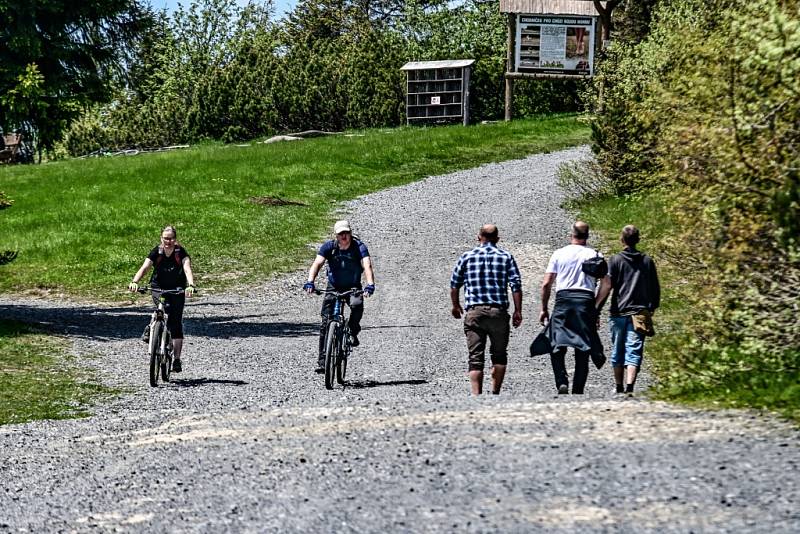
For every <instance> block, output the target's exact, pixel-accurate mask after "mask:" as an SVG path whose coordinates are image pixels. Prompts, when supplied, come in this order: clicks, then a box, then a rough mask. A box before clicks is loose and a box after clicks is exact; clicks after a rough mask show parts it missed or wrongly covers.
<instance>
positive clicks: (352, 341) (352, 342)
mask: <svg viewBox="0 0 800 534" xmlns="http://www.w3.org/2000/svg"><path fill="white" fill-rule="evenodd" d="M360 344H361V343H360V342H359V341H358V336H357V335H355V334H350V346H351V347H357V346H359V345H360Z"/></svg>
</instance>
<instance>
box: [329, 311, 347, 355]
mask: <svg viewBox="0 0 800 534" xmlns="http://www.w3.org/2000/svg"><path fill="white" fill-rule="evenodd" d="M345 298H349V296H348V297H338V296H337V298H336V302H335V303H334V305H333V314H332V317H331V321H336V322H338V323H339V328H338V329H337V333H338V336H337V339H336V342H337V344H338V346H339V350H340V351H341V352H342V356H343V357H344V358H347V357H348V356H349V355H350V349H351V347H350V337H349V336H350V325H349V324H347V317H346V316H345V314H344V311H345V310H344V308H345V306H344V299H345Z"/></svg>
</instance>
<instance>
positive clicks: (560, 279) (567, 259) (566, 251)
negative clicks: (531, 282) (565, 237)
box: [546, 245, 602, 293]
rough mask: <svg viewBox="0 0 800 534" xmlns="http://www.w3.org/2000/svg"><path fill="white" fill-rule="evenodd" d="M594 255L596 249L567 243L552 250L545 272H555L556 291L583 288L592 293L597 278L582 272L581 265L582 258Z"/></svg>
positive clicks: (586, 258)
mask: <svg viewBox="0 0 800 534" xmlns="http://www.w3.org/2000/svg"><path fill="white" fill-rule="evenodd" d="M596 255H597V251H596V250H594V249H593V248H590V247H585V246H583V245H567V246H566V247H563V248H560V249H558V250H556V251H555V252H553V255H552V256H551V257H550V262H549V263H548V264H547V271H546V272H547V273H555V274H556V291H561V290H562V289H583V290H586V291H591V292H592V293H594V290H595V286H596V285H597V280H595V278H594V277H592V276H589V275H588V274H584V272H583V271H582V270H581V265H583V262H584V260H588V259H590V258H594V257H595V256H596ZM601 256H602V254H601Z"/></svg>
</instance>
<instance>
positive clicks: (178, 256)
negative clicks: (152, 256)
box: [155, 247, 183, 271]
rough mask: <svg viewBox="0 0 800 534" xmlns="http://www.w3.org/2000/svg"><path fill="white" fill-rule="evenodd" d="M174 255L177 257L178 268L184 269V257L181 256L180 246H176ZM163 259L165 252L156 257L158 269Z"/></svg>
mask: <svg viewBox="0 0 800 534" xmlns="http://www.w3.org/2000/svg"><path fill="white" fill-rule="evenodd" d="M160 250H161V247H159V251H160ZM172 257H173V258H175V263H176V264H177V265H178V269H180V270H181V271H182V270H183V258H181V255H180V253H179V249H178V247H175V250H174V251H173V252H172ZM163 259H164V255H163V253H162V254H159V255H158V258H157V259H156V265H155V268H156V269H158V266H159V265H161V261H162V260H163Z"/></svg>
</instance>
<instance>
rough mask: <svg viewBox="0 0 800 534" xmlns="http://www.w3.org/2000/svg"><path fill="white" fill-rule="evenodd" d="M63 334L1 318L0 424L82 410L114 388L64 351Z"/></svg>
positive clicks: (70, 414)
mask: <svg viewBox="0 0 800 534" xmlns="http://www.w3.org/2000/svg"><path fill="white" fill-rule="evenodd" d="M67 346H68V342H67V340H65V339H62V338H58V337H54V336H47V335H44V334H41V333H36V332H34V331H32V330H31V329H30V327H28V326H26V325H23V324H22V323H17V322H7V321H6V322H4V321H0V425H3V424H8V423H23V422H25V421H31V420H34V419H64V418H67V417H80V416H83V415H86V413H87V412H86V406H87V404H88V403H89V402H91V401H92V400H93V399H96V398H97V397H98V396H103V395H108V394H111V393H113V392H112V391H111V390H109V389H107V388H104V387H102V386H100V385H98V384H97V383H96V381H95V380H94V379H93V377H92V376H91V375H90V374H89V372H88V371H86V370H84V369H82V368H79V367H77V366H76V365H74V363H73V362H72V361H71V359H70V358H71V357H69V356H67Z"/></svg>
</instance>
